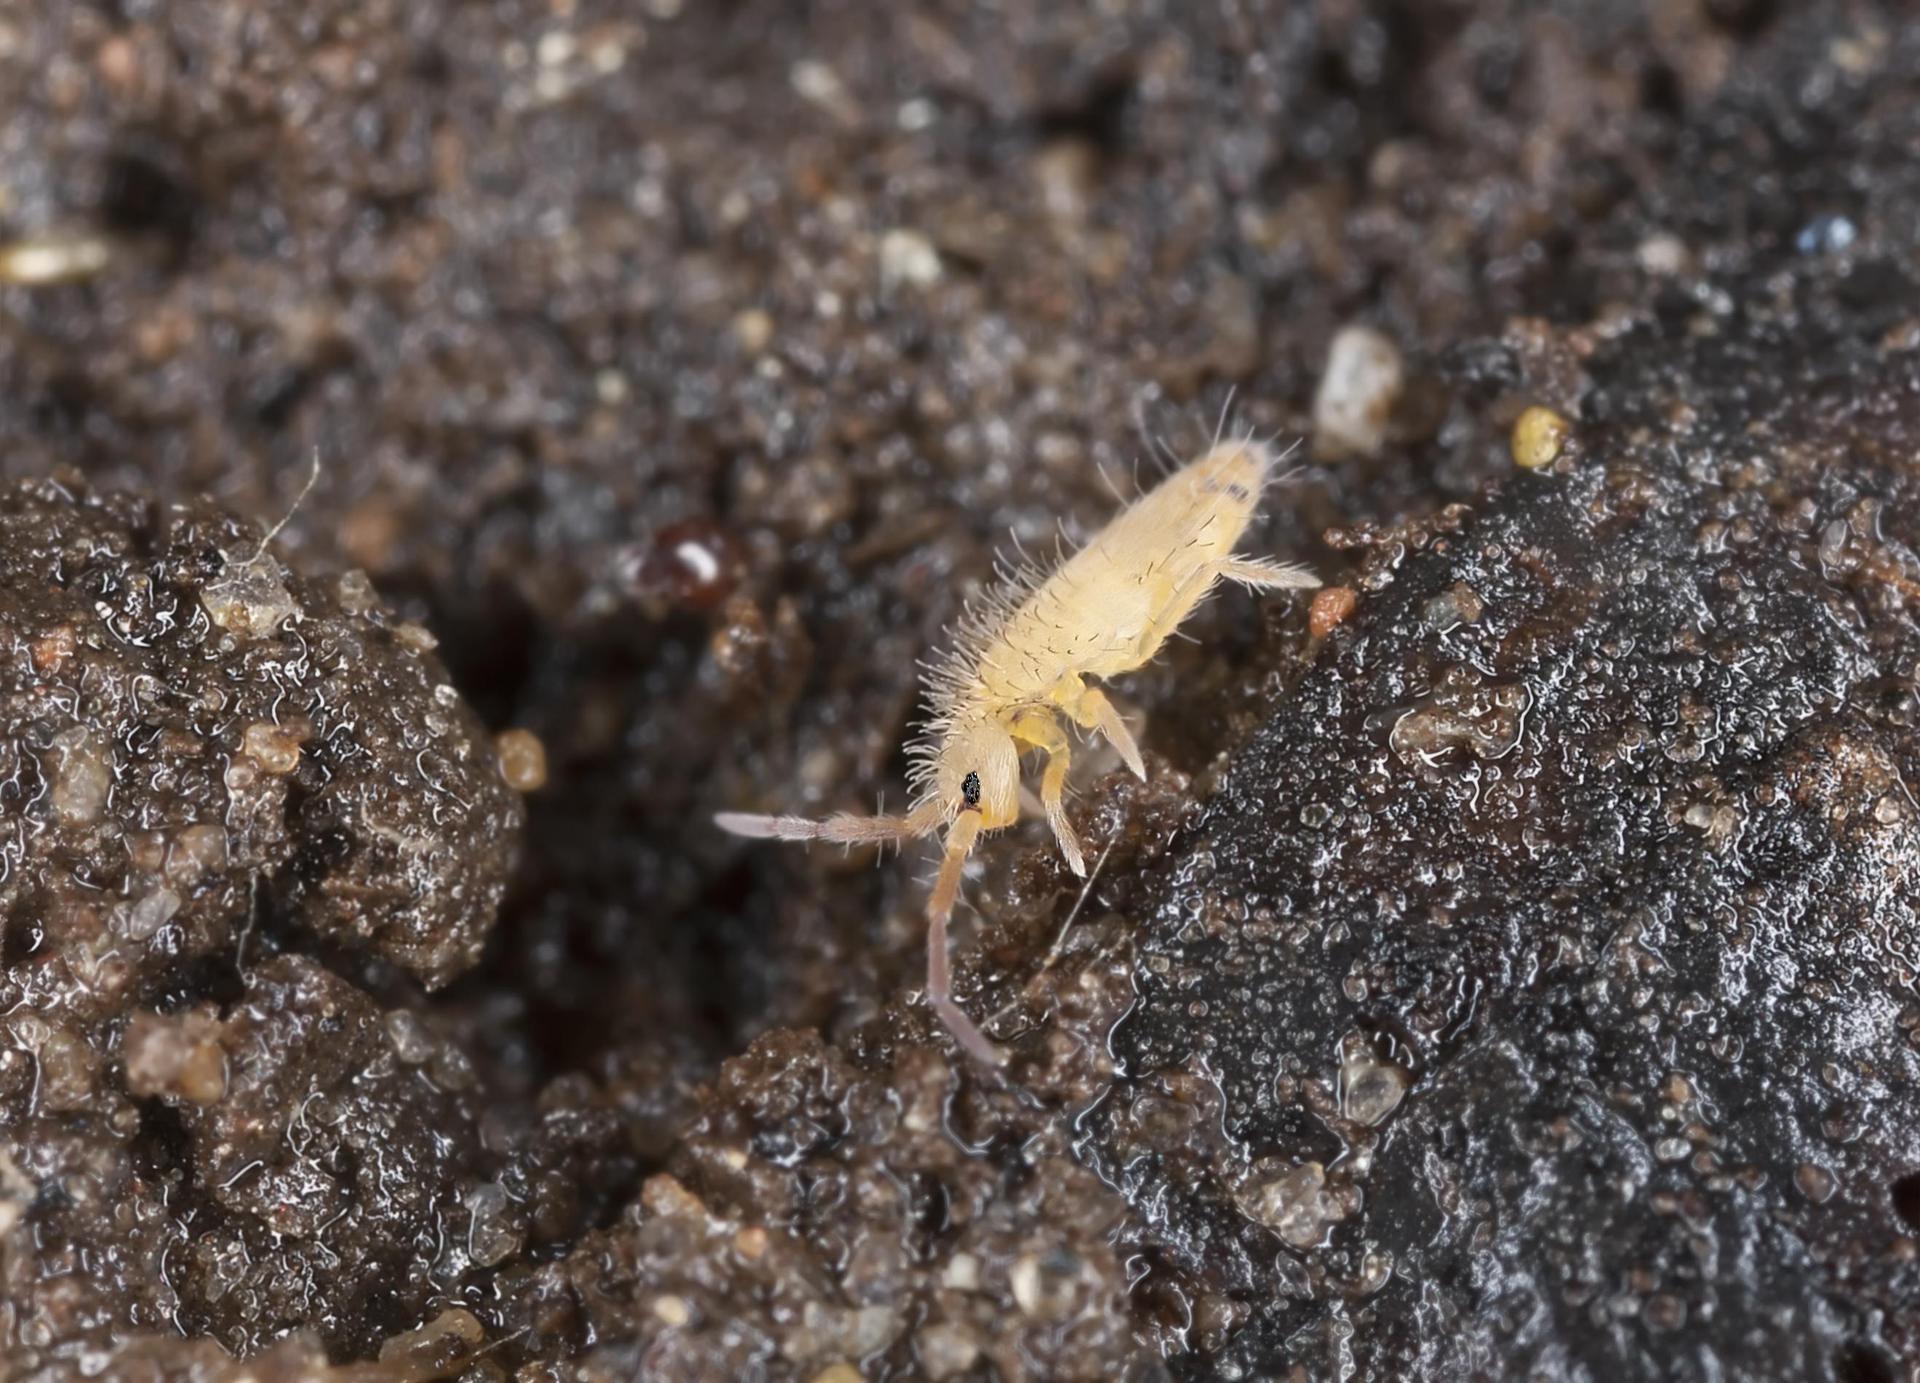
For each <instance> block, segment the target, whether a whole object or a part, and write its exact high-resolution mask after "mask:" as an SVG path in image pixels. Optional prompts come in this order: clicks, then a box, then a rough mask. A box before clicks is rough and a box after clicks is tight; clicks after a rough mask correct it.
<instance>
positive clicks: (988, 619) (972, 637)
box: [717, 439, 1319, 1061]
mask: <svg viewBox="0 0 1920 1383" xmlns="http://www.w3.org/2000/svg"><path fill="white" fill-rule="evenodd" d="M1275 462H1276V457H1275V456H1274V454H1273V452H1272V451H1271V450H1269V449H1268V448H1267V447H1265V446H1263V445H1261V444H1259V443H1257V442H1254V441H1252V440H1250V439H1249V440H1243V441H1238V442H1227V443H1223V444H1216V445H1215V446H1214V447H1213V448H1212V449H1211V450H1209V451H1208V452H1207V453H1206V454H1205V455H1203V456H1201V457H1199V458H1198V459H1197V460H1195V461H1193V462H1191V463H1190V464H1188V465H1187V466H1185V467H1183V468H1181V469H1180V470H1178V471H1176V472H1175V473H1174V474H1172V475H1170V476H1168V477H1167V478H1166V479H1165V480H1164V481H1162V482H1161V483H1160V484H1159V485H1158V486H1156V487H1155V488H1154V489H1153V490H1151V491H1149V492H1148V493H1147V494H1145V495H1143V496H1142V497H1141V498H1140V499H1139V500H1137V501H1135V502H1134V503H1133V504H1131V505H1129V506H1128V507H1127V508H1126V509H1125V510H1123V511H1122V512H1121V513H1119V514H1118V515H1116V516H1115V517H1114V518H1113V520H1112V521H1111V522H1109V523H1108V524H1107V526H1106V527H1105V528H1103V529H1102V530H1101V531H1100V532H1099V533H1098V534H1096V535H1095V536H1094V538H1093V539H1092V540H1091V541H1090V542H1088V543H1087V545H1086V546H1085V547H1083V548H1081V549H1080V550H1079V551H1078V552H1076V553H1074V554H1073V555H1072V556H1071V557H1070V558H1068V559H1067V560H1066V561H1065V562H1064V563H1062V564H1061V566H1060V567H1058V568H1057V569H1056V570H1055V571H1054V572H1053V573H1052V574H1051V575H1044V576H1043V575H1042V574H1041V573H1039V572H1038V571H1037V570H1035V569H1033V568H1031V567H1027V568H1020V569H1015V570H1011V571H1007V572H1005V573H1003V580H1002V582H1001V583H1000V584H999V585H998V586H997V587H996V588H995V589H993V590H992V591H990V592H988V594H987V595H986V596H985V597H983V599H982V601H981V602H980V603H979V604H978V605H977V606H976V607H974V608H973V609H971V610H969V612H968V613H967V614H966V615H965V616H963V618H962V620H961V622H960V626H959V629H958V631H957V637H956V639H955V643H954V647H953V648H952V650H951V651H950V652H948V653H947V654H945V655H944V656H943V657H941V658H940V659H938V660H937V661H936V662H934V663H933V664H931V665H929V666H928V668H927V678H926V681H927V688H928V694H929V700H930V703H931V706H932V715H931V716H930V717H929V719H928V720H927V722H926V724H925V726H924V733H923V734H922V736H921V737H920V738H919V739H918V740H917V741H916V742H915V743H914V744H913V745H912V746H911V747H910V748H909V749H908V754H909V756H910V757H911V758H912V760H913V765H914V766H913V770H912V777H913V782H914V788H915V797H914V805H913V808H912V810H910V811H909V812H908V813H907V814H906V815H905V816H902V817H852V816H837V817H832V818H829V819H828V820H826V821H820V822H816V821H809V820H806V819H803V818H797V817H764V816H748V815H742V814H738V813H723V814H722V815H721V816H720V817H719V818H717V819H718V821H719V823H720V825H721V826H723V827H725V828H726V829H728V830H730V831H733V832H735V833H736V834H740V835H748V836H759V837H773V838H778V839H785V840H834V841H842V842H848V843H851V842H856V841H871V840H889V839H899V838H903V837H908V836H916V835H925V834H928V833H930V832H932V831H934V830H937V829H939V828H940V827H941V826H942V825H945V826H946V827H947V838H946V849H945V852H944V858H943V860H942V865H941V870H940V874H939V877H938V879H937V881H936V882H935V885H934V890H933V894H932V896H931V898H930V899H929V901H928V907H927V913H928V920H929V924H930V926H929V935H928V948H929V949H928V999H929V1002H930V1003H931V1004H932V1005H933V1007H934V1008H935V1010H936V1011H938V1012H939V1014H940V1016H941V1017H942V1019H943V1020H944V1021H945V1022H946V1024H947V1026H948V1028H949V1029H950V1030H951V1031H952V1032H953V1034H954V1036H955V1038H956V1040H958V1041H959V1042H960V1044H961V1045H962V1046H963V1047H965V1048H966V1049H967V1050H968V1051H969V1052H971V1053H972V1054H973V1055H975V1056H977V1057H979V1058H980V1059H981V1060H984V1061H997V1060H998V1059H999V1049H998V1048H997V1047H995V1046H994V1045H993V1043H991V1042H990V1041H989V1040H988V1039H987V1038H986V1036H985V1034H983V1033H982V1032H980V1030H979V1029H978V1027H976V1026H975V1025H974V1023H973V1022H972V1020H971V1019H969V1018H968V1017H967V1016H966V1014H965V1013H964V1012H962V1011H961V1009H960V1007H959V1005H958V1004H956V1003H955V1002H954V1001H953V999H952V996H951V994H950V992H949V987H948V977H947V957H946V925H947V919H948V916H949V915H950V913H951V911H952V908H953V903H954V900H955V898H956V897H957V896H958V891H959V880H960V868H961V865H962V864H964V862H965V860H966V857H967V855H968V853H969V852H970V851H971V850H972V848H973V845H974V843H975V841H976V840H977V839H978V838H979V836H980V834H981V833H982V832H985V831H993V830H999V829H1001V828H1003V827H1006V826H1009V825H1012V824H1013V823H1014V822H1015V821H1017V820H1018V819H1019V815H1020V754H1021V751H1022V750H1023V749H1038V750H1041V751H1043V752H1044V753H1045V754H1046V756H1047V762H1046V767H1045V769H1044V771H1043V772H1042V775H1041V782H1040V794H1039V796H1040V803H1041V807H1042V810H1043V811H1044V813H1045V815H1046V819H1047V822H1048V825H1049V826H1050V827H1051V828H1052V830H1053V833H1054V837H1055V839H1056V840H1057V841H1058V843H1059V846H1060V850H1061V853H1062V855H1063V856H1064V857H1065V858H1066V860H1067V863H1068V864H1069V865H1070V866H1071V867H1072V869H1073V870H1074V872H1075V873H1077V874H1080V875H1082V876H1084V875H1085V873H1086V863H1085V857H1084V855H1083V853H1082V851H1081V849H1080V844H1079V841H1078V839H1077V838H1076V836H1075V834H1074V831H1073V827H1072V825H1071V823H1070V822H1069V821H1068V819H1067V814H1066V809H1065V804H1064V792H1065V787H1066V777H1067V770H1068V764H1069V761H1070V743H1069V739H1068V735H1067V731H1066V728H1065V726H1064V725H1063V724H1062V720H1063V719H1064V720H1066V721H1068V722H1071V723H1072V724H1073V725H1076V726H1078V727H1080V728H1082V729H1084V730H1090V731H1094V732H1096V733H1098V734H1100V735H1102V736H1103V737H1104V738H1106V739H1107V740H1108V741H1109V742H1110V743H1112V744H1113V746H1114V748H1115V749H1116V750H1117V751H1118V752H1119V754H1120V756H1121V758H1122V759H1123V760H1124V761H1125V762H1126V764H1127V766H1128V767H1129V768H1131V769H1132V770H1133V772H1135V773H1136V774H1138V775H1139V776H1140V777H1142V778H1145V777H1146V767H1145V764H1144V762H1143V761H1142V759H1141V757H1140V750H1139V747H1138V746H1137V745H1136V744H1135V743H1134V740H1133V735H1132V732H1131V731H1129V730H1128V728H1127V725H1126V722H1125V721H1123V720H1122V719H1121V718H1120V715H1119V713H1118V712H1117V711H1116V710H1115V709H1114V707H1113V705H1112V703H1111V702H1109V701H1108V700H1107V698H1106V696H1105V694H1104V693H1102V692H1101V691H1100V689H1099V688H1098V687H1092V686H1089V685H1087V681H1086V679H1087V678H1089V677H1094V678H1101V679H1105V678H1109V677H1113V676H1116V675H1118V674H1121V673H1125V672H1130V671H1132V670H1134V669H1135V668H1138V667H1140V666H1142V665H1143V664H1145V663H1146V662H1148V661H1149V660H1150V659H1152V658H1153V656H1154V655H1155V654H1156V653H1157V652H1158V651H1159V650H1160V647H1161V645H1162V644H1164V643H1165V642H1166V640H1167V639H1168V638H1169V637H1170V636H1171V635H1172V634H1173V633H1174V631H1175V630H1177V629H1178V628H1179V627H1180V625H1181V623H1182V622H1183V621H1184V620H1185V619H1186V618H1187V616H1188V615H1190V614H1191V613H1192V612H1193V609H1194V607H1195V606H1197V605H1198V604H1199V603H1200V602H1201V601H1202V600H1204V599H1205V598H1206V596H1207V594H1208V592H1209V591H1211V590H1212V589H1213V587H1214V585H1215V584H1216V583H1217V582H1219V581H1221V580H1223V579H1224V580H1229V581H1235V582H1239V583H1240V584H1243V585H1247V586H1251V587H1255V588H1283V587H1302V586H1317V585H1318V584H1319V582H1318V580H1317V579H1315V578H1314V577H1313V576H1312V575H1310V574H1309V573H1307V572H1306V571H1304V570H1303V569H1301V568H1298V567H1292V566H1284V565H1281V564H1278V563H1272V562H1267V561H1263V560H1259V559H1245V558H1236V557H1235V556H1234V555H1233V549H1234V546H1235V544H1236V543H1238V542H1239V540H1240V537H1241V535H1242V534H1243V533H1244V532H1245V531H1246V528H1247V525H1248V523H1249V522H1250V521H1251V520H1252V518H1253V516H1254V514H1255V512H1256V511H1257V509H1258V506H1259V501H1260V494H1261V490H1262V488H1263V487H1264V485H1265V484H1266V482H1267V481H1268V479H1269V478H1270V475H1271V472H1272V469H1273V466H1274V464H1275Z"/></svg>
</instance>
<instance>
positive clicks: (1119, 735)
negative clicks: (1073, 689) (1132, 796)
mask: <svg viewBox="0 0 1920 1383" xmlns="http://www.w3.org/2000/svg"><path fill="white" fill-rule="evenodd" d="M1067 714H1069V715H1071V716H1072V717H1073V723H1074V724H1075V725H1084V726H1086V727H1087V729H1089V730H1097V731H1099V732H1100V734H1101V735H1103V736H1104V737H1105V738H1106V741H1107V743H1108V744H1110V745H1112V746H1113V747H1114V749H1115V751H1116V752H1117V753H1118V754H1119V755H1120V757H1121V758H1122V759H1123V760H1125V762H1126V765H1127V767H1128V768H1130V769H1132V770H1133V776H1134V777H1136V778H1138V779H1139V780H1140V781H1141V782H1143V783H1144V782H1146V780H1147V765H1146V761H1145V760H1144V759H1142V758H1141V757H1140V746H1139V745H1138V744H1137V743H1135V741H1134V738H1133V731H1131V730H1129V729H1128V728H1127V722H1126V721H1124V720H1122V719H1121V718H1120V712H1119V711H1117V710H1115V709H1114V705H1113V703H1112V702H1111V701H1109V700H1107V694H1106V693H1105V692H1103V691H1101V690H1100V689H1099V688H1098V687H1085V688H1083V689H1082V690H1081V692H1080V700H1079V701H1078V702H1076V703H1075V704H1074V705H1073V706H1072V707H1071V708H1070V709H1069V710H1068V712H1067Z"/></svg>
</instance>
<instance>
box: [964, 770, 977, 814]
mask: <svg viewBox="0 0 1920 1383" xmlns="http://www.w3.org/2000/svg"><path fill="white" fill-rule="evenodd" d="M960 795H961V796H962V797H964V798H966V799H967V805H968V806H969V807H977V806H979V805H980V775H979V774H978V773H969V774H968V775H967V776H966V777H964V778H962V779H961V780H960Z"/></svg>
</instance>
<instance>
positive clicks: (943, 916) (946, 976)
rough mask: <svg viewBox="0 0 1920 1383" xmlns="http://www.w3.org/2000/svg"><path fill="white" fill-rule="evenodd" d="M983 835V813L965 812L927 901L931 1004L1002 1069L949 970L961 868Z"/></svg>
mask: <svg viewBox="0 0 1920 1383" xmlns="http://www.w3.org/2000/svg"><path fill="white" fill-rule="evenodd" d="M979 836H980V813H979V812H974V811H966V812H961V813H960V815H959V816H958V817H957V818H955V820H954V823H953V825H952V826H951V827H950V828H949V829H948V831H947V845H946V853H945V854H944V855H942V857H941V860H940V877H939V878H937V879H936V880H934V884H933V893H932V895H931V896H930V897H929V898H928V899H927V1004H928V1005H929V1006H930V1007H931V1008H932V1009H933V1011H934V1012H935V1013H936V1014H938V1015H939V1017H940V1021H941V1022H943V1023H945V1024H946V1025H947V1031H948V1032H950V1033H952V1034H953V1040H954V1041H955V1042H957V1043H959V1044H960V1047H961V1049H962V1050H964V1051H965V1052H966V1053H967V1054H968V1055H969V1056H972V1057H974V1058H976V1059H977V1060H979V1061H982V1062H984V1063H986V1064H987V1065H988V1066H998V1065H999V1064H1000V1063H1001V1062H1002V1061H1003V1060H1005V1056H1004V1054H1003V1053H1002V1052H1001V1050H1000V1049H999V1048H998V1047H996V1046H994V1045H993V1043H992V1041H991V1040H990V1039H989V1038H988V1037H987V1035H986V1034H985V1033H984V1032H981V1031H980V1029H979V1028H978V1027H977V1026H976V1025H975V1024H974V1021H973V1019H971V1018H969V1017H967V1014H966V1010H965V1009H963V1008H961V1007H960V1005H959V1004H958V1003H956V1002H955V1001H954V997H953V977H952V974H951V973H950V972H949V970H948V968H947V919H948V918H950V917H951V916H953V905H954V902H955V901H956V900H957V899H958V898H959V896H960V869H961V866H963V865H964V864H966V862H967V856H968V855H969V854H971V853H972V852H973V843H974V841H975V840H977V839H978V838H979Z"/></svg>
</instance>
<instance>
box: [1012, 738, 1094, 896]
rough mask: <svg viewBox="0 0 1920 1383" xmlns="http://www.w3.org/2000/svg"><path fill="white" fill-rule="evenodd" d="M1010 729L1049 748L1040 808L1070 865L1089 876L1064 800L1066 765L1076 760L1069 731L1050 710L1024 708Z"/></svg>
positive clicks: (1079, 873)
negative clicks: (1026, 709) (1027, 709)
mask: <svg viewBox="0 0 1920 1383" xmlns="http://www.w3.org/2000/svg"><path fill="white" fill-rule="evenodd" d="M1007 728H1008V729H1009V730H1010V731H1012V732H1013V735H1014V738H1016V739H1020V740H1024V741H1026V742H1027V743H1028V744H1031V745H1033V746H1034V747H1036V748H1038V749H1043V750H1045V751H1046V755H1047V768H1046V772H1044V773H1043V774H1041V775H1040V809H1041V810H1042V811H1044V812H1045V813H1046V816H1047V825H1049V826H1051V827H1052V828H1053V838H1054V839H1055V840H1056V841H1058V842H1059V843H1060V853H1061V854H1062V855H1064V856H1065V857H1066V861H1067V868H1069V869H1071V870H1072V871H1073V872H1074V873H1075V874H1077V875H1078V876H1079V877H1081V878H1082V879H1084V878H1086V877H1087V861H1086V857H1085V856H1084V855H1083V854H1081V852H1080V840H1079V837H1077V836H1075V835H1074V833H1073V823H1072V822H1071V821H1068V820H1067V807H1066V803H1065V802H1064V801H1063V800H1062V797H1063V795H1064V794H1065V792H1066V787H1067V766H1068V765H1069V764H1070V763H1071V762H1072V761H1073V750H1072V746H1071V745H1070V744H1068V742H1067V732H1066V731H1064V730H1062V729H1061V728H1060V722H1059V721H1057V720H1055V719H1054V718H1053V713H1052V712H1051V711H1023V712H1021V713H1020V714H1019V715H1018V716H1016V717H1014V720H1013V723H1012V724H1011V725H1009V726H1008V727H1007Z"/></svg>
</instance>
